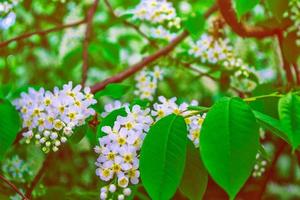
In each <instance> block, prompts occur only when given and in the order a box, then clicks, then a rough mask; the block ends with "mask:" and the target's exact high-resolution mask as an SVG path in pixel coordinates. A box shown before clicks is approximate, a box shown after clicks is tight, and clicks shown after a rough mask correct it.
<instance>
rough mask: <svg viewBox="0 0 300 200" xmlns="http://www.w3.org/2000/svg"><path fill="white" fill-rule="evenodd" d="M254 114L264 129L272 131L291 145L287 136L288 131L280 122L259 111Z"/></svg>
mask: <svg viewBox="0 0 300 200" xmlns="http://www.w3.org/2000/svg"><path fill="white" fill-rule="evenodd" d="M253 113H254V115H255V117H256V119H257V122H258V123H259V124H260V125H261V126H262V127H264V128H266V129H268V130H270V131H272V133H274V134H275V135H277V136H278V137H280V138H281V139H283V140H285V141H286V142H287V143H290V141H289V138H288V136H287V135H286V131H285V130H284V127H283V126H282V124H281V123H280V121H279V120H277V119H275V118H273V117H270V116H268V115H265V114H263V113H261V112H258V111H254V112H253Z"/></svg>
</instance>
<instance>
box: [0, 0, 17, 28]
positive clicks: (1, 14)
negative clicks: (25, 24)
mask: <svg viewBox="0 0 300 200" xmlns="http://www.w3.org/2000/svg"><path fill="white" fill-rule="evenodd" d="M19 1H20V0H9V1H4V2H1V3H0V29H3V30H6V29H8V28H9V27H11V26H12V25H13V24H14V23H15V21H16V14H15V12H14V11H13V8H14V7H15V6H16V5H17V4H18V3H19Z"/></svg>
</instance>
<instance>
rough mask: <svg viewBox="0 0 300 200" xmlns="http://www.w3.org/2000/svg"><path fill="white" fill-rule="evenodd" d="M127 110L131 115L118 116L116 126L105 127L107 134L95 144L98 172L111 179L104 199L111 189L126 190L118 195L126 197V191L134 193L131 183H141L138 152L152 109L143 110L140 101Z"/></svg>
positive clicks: (147, 128) (150, 122)
mask: <svg viewBox="0 0 300 200" xmlns="http://www.w3.org/2000/svg"><path fill="white" fill-rule="evenodd" d="M125 111H126V114H127V115H126V116H125V117H122V116H118V117H117V119H116V121H115V122H114V125H113V126H112V127H110V126H104V127H102V131H103V132H104V133H106V134H107V135H105V136H104V137H102V138H100V139H99V144H100V146H96V147H95V152H96V153H98V154H99V157H98V159H97V162H96V166H97V167H98V168H97V170H96V174H97V176H99V177H100V179H101V180H103V181H111V183H110V184H109V185H108V186H105V187H103V188H101V194H100V197H101V199H106V198H108V196H109V192H110V193H114V192H117V193H120V190H122V191H123V193H122V194H120V195H119V196H118V199H123V198H124V195H125V196H128V195H130V189H129V188H128V184H129V183H131V184H138V183H139V174H140V172H139V170H138V168H139V159H138V152H139V150H140V148H141V144H142V141H143V139H144V137H145V135H146V132H147V131H148V130H149V128H150V125H151V124H152V123H153V119H152V118H151V117H150V115H149V113H150V109H146V110H143V109H141V107H140V106H138V105H134V106H133V107H132V108H130V107H129V106H125ZM113 182H115V184H112V183H113ZM116 185H117V186H116Z"/></svg>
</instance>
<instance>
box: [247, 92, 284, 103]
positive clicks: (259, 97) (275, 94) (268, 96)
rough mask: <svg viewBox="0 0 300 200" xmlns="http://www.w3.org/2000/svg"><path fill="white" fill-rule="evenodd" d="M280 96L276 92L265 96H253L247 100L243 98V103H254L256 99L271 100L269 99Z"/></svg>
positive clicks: (280, 95)
mask: <svg viewBox="0 0 300 200" xmlns="http://www.w3.org/2000/svg"><path fill="white" fill-rule="evenodd" d="M282 96H283V95H282V94H278V92H274V93H271V94H266V95H260V96H255V97H249V98H244V101H246V102H251V101H256V100H257V99H264V98H271V97H279V98H280V97H282Z"/></svg>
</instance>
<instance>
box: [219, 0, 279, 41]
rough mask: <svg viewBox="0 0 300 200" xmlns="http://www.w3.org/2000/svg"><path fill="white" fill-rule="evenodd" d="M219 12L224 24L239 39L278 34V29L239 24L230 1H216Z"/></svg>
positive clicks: (260, 37)
mask: <svg viewBox="0 0 300 200" xmlns="http://www.w3.org/2000/svg"><path fill="white" fill-rule="evenodd" d="M217 2H218V5H219V10H220V12H221V14H222V16H223V18H224V19H225V21H226V23H227V24H228V25H229V26H230V27H231V28H232V30H233V31H234V32H235V33H237V34H238V35H239V36H241V37H254V38H258V39H262V38H265V37H270V36H274V35H276V34H277V33H278V31H279V30H280V28H278V27H275V28H267V27H261V26H248V25H246V24H243V23H242V22H239V20H238V19H237V16H236V13H235V11H234V9H233V7H232V2H231V0H217Z"/></svg>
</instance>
